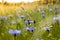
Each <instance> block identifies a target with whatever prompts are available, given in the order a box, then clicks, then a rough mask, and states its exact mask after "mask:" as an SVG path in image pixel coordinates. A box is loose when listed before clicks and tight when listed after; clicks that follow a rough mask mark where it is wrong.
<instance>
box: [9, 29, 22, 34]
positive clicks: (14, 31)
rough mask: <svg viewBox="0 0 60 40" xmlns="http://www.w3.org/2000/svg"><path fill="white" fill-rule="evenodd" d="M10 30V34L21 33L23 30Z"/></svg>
mask: <svg viewBox="0 0 60 40" xmlns="http://www.w3.org/2000/svg"><path fill="white" fill-rule="evenodd" d="M8 32H9V34H21V30H12V29H10V30H9V31H8Z"/></svg>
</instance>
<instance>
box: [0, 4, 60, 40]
mask: <svg viewBox="0 0 60 40" xmlns="http://www.w3.org/2000/svg"><path fill="white" fill-rule="evenodd" d="M0 40H60V5H57V4H55V5H38V6H4V5H2V6H1V5H0Z"/></svg>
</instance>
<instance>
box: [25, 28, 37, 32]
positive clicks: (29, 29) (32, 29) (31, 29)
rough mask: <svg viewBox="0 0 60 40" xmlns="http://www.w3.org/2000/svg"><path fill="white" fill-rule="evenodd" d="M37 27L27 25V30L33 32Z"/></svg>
mask: <svg viewBox="0 0 60 40" xmlns="http://www.w3.org/2000/svg"><path fill="white" fill-rule="evenodd" d="M35 29H36V28H32V27H26V30H27V31H32V32H33V31H34V30H35Z"/></svg>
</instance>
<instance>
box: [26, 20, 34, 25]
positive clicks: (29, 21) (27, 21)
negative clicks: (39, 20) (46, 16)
mask: <svg viewBox="0 0 60 40" xmlns="http://www.w3.org/2000/svg"><path fill="white" fill-rule="evenodd" d="M25 22H26V23H28V24H30V23H31V22H33V21H32V20H25Z"/></svg>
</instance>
